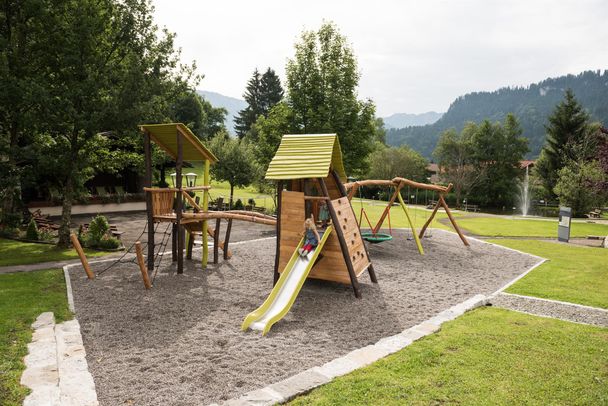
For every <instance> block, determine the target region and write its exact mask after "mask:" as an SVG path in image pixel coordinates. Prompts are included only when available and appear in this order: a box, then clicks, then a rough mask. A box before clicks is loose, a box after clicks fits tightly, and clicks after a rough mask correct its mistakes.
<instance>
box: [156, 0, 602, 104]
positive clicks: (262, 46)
mask: <svg viewBox="0 0 608 406" xmlns="http://www.w3.org/2000/svg"><path fill="white" fill-rule="evenodd" d="M153 2H154V4H155V6H156V22H157V24H159V25H160V26H166V27H167V28H168V29H169V30H170V31H173V32H175V33H176V34H177V40H176V41H177V46H179V47H181V48H182V60H183V61H184V62H188V61H192V60H196V61H197V64H198V70H199V73H201V74H203V75H205V78H204V80H203V81H202V82H201V83H200V85H199V88H200V89H204V90H211V91H216V92H218V93H222V94H225V95H227V96H232V97H238V98H241V95H242V93H243V90H244V88H245V84H246V83H247V80H248V79H249V77H250V76H251V73H252V72H253V70H254V68H256V67H257V68H259V69H260V70H265V69H266V68H267V67H269V66H270V67H272V68H273V69H275V70H276V71H277V73H278V74H279V75H280V76H281V78H282V79H283V78H284V76H285V63H286V61H287V59H288V58H291V57H292V56H293V44H294V43H295V42H296V41H297V40H298V37H299V34H300V33H301V31H302V30H304V29H313V30H314V29H317V28H318V27H319V26H320V25H321V23H322V22H323V20H330V21H334V22H335V23H336V24H337V25H338V27H339V28H340V30H341V32H342V34H344V35H346V37H347V38H348V40H349V41H350V42H351V43H352V46H353V48H354V50H355V55H356V56H357V58H358V61H359V70H360V72H361V82H360V86H359V96H360V97H361V98H371V99H372V100H374V102H375V103H376V106H377V109H378V115H380V116H387V115H390V114H392V113H422V112H426V111H430V110H434V111H439V112H443V111H446V110H447V108H448V107H449V105H450V103H451V102H452V101H453V100H454V98H456V97H457V96H459V95H462V94H465V93H467V92H471V91H478V90H495V89H497V88H499V87H503V86H512V85H527V84H529V83H532V82H537V81H539V80H542V79H544V78H546V77H553V76H559V75H563V74H567V73H579V72H581V71H583V70H588V69H591V70H596V69H602V70H604V69H608V1H607V0H578V1H558V0H552V1H539V0H522V1H519V0H518V1H509V0H503V1H491V0H466V1H457V0H452V1H449V0H445V1H438V0H418V1H403V0H402V1H397V0H371V1H369V0H368V1H352V0H351V1H346V0H325V1H323V0H304V1H299V2H295V1H288V0H283V1H280V0H272V1H265V0H260V1H245V0H241V1H235V0H219V1H195V0H188V1H186V0H153Z"/></svg>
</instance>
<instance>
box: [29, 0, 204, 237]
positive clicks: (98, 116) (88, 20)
mask: <svg viewBox="0 0 608 406" xmlns="http://www.w3.org/2000/svg"><path fill="white" fill-rule="evenodd" d="M49 7H51V6H49ZM49 13H50V14H51V15H52V16H56V18H55V19H54V20H53V23H54V27H53V29H52V30H49V31H48V32H45V33H44V37H43V38H41V41H44V44H45V46H46V47H47V49H48V50H47V52H46V54H45V55H44V61H42V63H41V64H40V66H38V67H37V68H38V69H41V70H42V71H43V72H44V74H45V80H46V83H47V84H48V88H47V92H48V99H50V100H53V103H46V104H45V105H43V106H40V107H41V113H42V115H43V117H44V121H43V122H41V123H40V127H41V131H40V134H42V135H44V137H43V140H44V141H45V144H44V146H43V148H42V152H43V153H44V155H43V158H44V157H46V158H44V159H46V161H41V162H40V166H41V167H45V168H47V169H49V170H51V171H52V172H51V173H52V174H53V175H54V177H53V181H54V183H55V185H56V186H57V189H58V190H59V191H60V192H61V199H62V206H63V207H62V224H61V228H60V230H59V245H63V246H65V245H67V244H69V231H70V228H69V226H70V220H71V209H72V201H73V200H74V198H75V197H77V196H78V193H79V192H80V191H82V190H83V185H84V182H85V181H86V180H87V179H89V178H90V177H91V176H92V175H93V174H94V173H95V170H99V169H105V168H109V169H114V170H115V169H116V168H118V167H119V165H125V164H127V163H128V161H124V160H121V159H112V158H116V157H121V152H120V151H115V150H112V149H110V146H109V140H110V139H109V137H108V136H107V134H108V133H111V134H114V136H115V137H116V138H121V137H129V136H134V132H135V131H136V125H137V124H139V123H141V122H142V121H144V120H146V121H148V120H158V121H161V120H165V119H166V117H167V113H168V112H169V106H170V105H171V104H173V102H174V100H175V98H176V97H177V96H178V95H180V94H182V93H183V92H184V91H185V90H186V89H187V88H188V83H189V80H190V79H191V78H192V77H193V73H192V72H193V70H194V66H191V67H190V66H181V65H179V55H178V54H177V53H176V52H175V51H174V48H173V35H172V34H170V33H167V32H165V33H164V36H163V37H160V38H159V37H158V36H157V27H156V26H155V25H154V24H153V23H152V6H151V4H150V3H149V2H148V1H147V0H126V1H122V2H115V1H111V0H105V1H95V0H83V1H76V0H66V1H63V2H60V3H57V4H53V6H52V7H51V11H50V12H49ZM195 78H196V77H195ZM139 140H140V142H141V136H139ZM48 157H52V159H49V158H48Z"/></svg>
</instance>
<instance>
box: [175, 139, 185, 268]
mask: <svg viewBox="0 0 608 406" xmlns="http://www.w3.org/2000/svg"><path fill="white" fill-rule="evenodd" d="M175 137H176V141H177V160H176V161H175V175H176V176H175V186H176V187H177V188H178V189H181V188H182V166H183V165H184V159H183V158H184V140H183V138H182V134H181V132H180V131H176V132H175ZM176 197H177V199H176V202H175V216H176V220H177V230H176V231H177V273H178V274H181V273H184V235H183V231H184V227H183V226H182V224H181V221H182V211H183V210H182V207H183V202H184V199H183V197H182V196H181V194H177V196H176Z"/></svg>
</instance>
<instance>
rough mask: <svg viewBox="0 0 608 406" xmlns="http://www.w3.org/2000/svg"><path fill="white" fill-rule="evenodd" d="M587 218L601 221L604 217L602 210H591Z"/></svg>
mask: <svg viewBox="0 0 608 406" xmlns="http://www.w3.org/2000/svg"><path fill="white" fill-rule="evenodd" d="M587 217H588V218H590V219H599V218H600V217H602V211H601V210H600V209H595V210H591V211H590V212H589V213H587Z"/></svg>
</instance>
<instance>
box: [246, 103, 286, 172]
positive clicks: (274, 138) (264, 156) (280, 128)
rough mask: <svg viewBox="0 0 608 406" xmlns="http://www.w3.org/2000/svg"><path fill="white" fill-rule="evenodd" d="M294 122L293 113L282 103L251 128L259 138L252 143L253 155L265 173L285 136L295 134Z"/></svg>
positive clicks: (260, 118)
mask: <svg viewBox="0 0 608 406" xmlns="http://www.w3.org/2000/svg"><path fill="white" fill-rule="evenodd" d="M292 122H293V111H292V110H291V109H290V108H289V106H287V104H286V103H283V102H281V103H279V104H277V105H276V106H274V107H273V108H272V109H270V112H269V113H268V117H264V116H260V117H259V118H258V120H257V121H256V122H255V124H254V125H253V127H252V128H251V130H252V131H251V132H252V133H253V132H255V134H256V138H257V139H256V141H255V142H251V144H252V145H253V154H254V157H255V160H256V162H257V163H258V165H259V166H260V168H261V169H262V170H263V171H266V169H268V165H269V164H270V161H272V157H274V154H275V153H276V152H277V149H278V148H279V144H281V138H282V137H283V135H284V134H289V133H291V132H293V131H292V130H293V128H292V127H291V123H292Z"/></svg>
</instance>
